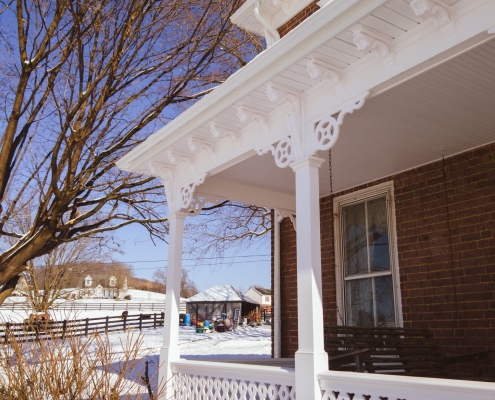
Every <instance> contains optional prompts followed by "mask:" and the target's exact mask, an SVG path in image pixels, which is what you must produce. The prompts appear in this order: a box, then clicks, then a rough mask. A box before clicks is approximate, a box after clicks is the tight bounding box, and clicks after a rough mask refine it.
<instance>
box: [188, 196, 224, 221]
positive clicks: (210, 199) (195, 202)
mask: <svg viewBox="0 0 495 400" xmlns="http://www.w3.org/2000/svg"><path fill="white" fill-rule="evenodd" d="M223 200H225V199H222V198H218V197H214V196H209V195H204V194H200V193H197V194H196V195H195V196H194V197H193V199H192V201H191V204H190V205H189V210H188V212H189V215H190V216H192V217H196V216H198V215H199V214H200V213H201V211H203V207H204V206H205V205H206V204H212V205H217V204H218V203H220V202H222V201H223Z"/></svg>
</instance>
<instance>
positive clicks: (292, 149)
mask: <svg viewBox="0 0 495 400" xmlns="http://www.w3.org/2000/svg"><path fill="white" fill-rule="evenodd" d="M266 94H267V96H268V98H269V99H270V101H271V102H277V103H282V104H285V103H288V104H289V106H290V110H289V112H288V113H287V114H286V117H287V125H288V128H289V133H288V134H287V135H286V136H284V137H283V138H282V139H280V140H279V141H278V143H277V142H275V143H268V144H266V145H264V146H261V147H258V148H256V149H255V151H256V152H257V153H258V155H263V154H265V153H268V152H270V153H272V155H273V156H274V157H275V164H277V166H278V167H280V168H285V167H287V166H288V165H289V164H290V163H292V162H293V161H295V160H296V159H298V158H300V157H301V156H302V147H303V140H302V136H301V129H300V127H301V116H300V111H301V100H300V98H299V97H298V96H296V95H294V94H293V93H290V92H288V91H286V90H284V89H282V88H281V87H280V85H276V84H274V83H272V82H269V83H268V84H267V85H266Z"/></svg>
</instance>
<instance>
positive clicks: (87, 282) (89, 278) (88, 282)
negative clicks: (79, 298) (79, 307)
mask: <svg viewBox="0 0 495 400" xmlns="http://www.w3.org/2000/svg"><path fill="white" fill-rule="evenodd" d="M92 282H93V280H92V279H91V277H90V276H89V275H88V276H87V277H86V279H84V286H86V287H90V286H91V283H92Z"/></svg>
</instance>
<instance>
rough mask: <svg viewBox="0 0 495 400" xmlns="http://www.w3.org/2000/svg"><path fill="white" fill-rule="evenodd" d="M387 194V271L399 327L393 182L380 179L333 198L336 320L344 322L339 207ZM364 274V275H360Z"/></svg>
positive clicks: (398, 284)
mask: <svg viewBox="0 0 495 400" xmlns="http://www.w3.org/2000/svg"><path fill="white" fill-rule="evenodd" d="M383 195H385V196H387V199H388V205H389V207H388V213H389V215H388V220H389V223H390V227H389V231H390V236H391V237H390V249H391V250H392V253H393V254H391V257H390V263H391V265H390V271H391V273H392V283H393V287H394V302H395V321H396V322H395V324H396V326H397V327H403V326H404V321H403V317H402V298H401V292H400V276H399V255H398V250H397V226H396V222H395V201H394V182H393V181H389V182H384V183H381V184H378V185H375V186H372V187H369V188H366V189H362V190H358V191H355V192H352V193H348V194H344V195H342V196H338V197H335V198H334V199H333V210H334V211H333V215H334V220H333V222H334V223H333V227H334V249H335V278H336V279H335V280H336V291H337V293H336V294H337V324H338V325H344V324H345V315H346V312H345V299H344V296H345V294H344V270H343V268H344V266H343V257H342V241H341V222H342V221H341V209H342V207H344V206H348V205H351V204H355V203H361V202H363V201H365V200H370V199H373V198H376V197H381V196H383ZM363 277H364V276H363Z"/></svg>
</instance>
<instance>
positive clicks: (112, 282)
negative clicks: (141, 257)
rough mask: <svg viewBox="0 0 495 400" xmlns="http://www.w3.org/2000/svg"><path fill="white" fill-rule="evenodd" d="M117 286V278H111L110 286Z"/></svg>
mask: <svg viewBox="0 0 495 400" xmlns="http://www.w3.org/2000/svg"><path fill="white" fill-rule="evenodd" d="M116 284H117V278H115V276H112V277H110V286H115V285H116Z"/></svg>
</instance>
